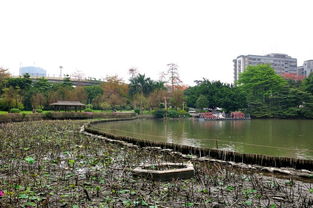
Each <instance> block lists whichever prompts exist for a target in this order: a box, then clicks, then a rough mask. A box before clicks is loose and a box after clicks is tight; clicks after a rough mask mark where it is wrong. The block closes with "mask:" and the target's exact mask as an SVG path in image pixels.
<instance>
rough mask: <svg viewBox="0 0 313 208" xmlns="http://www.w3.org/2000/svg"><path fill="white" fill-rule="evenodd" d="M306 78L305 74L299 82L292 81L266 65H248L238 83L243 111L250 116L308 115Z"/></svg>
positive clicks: (311, 102) (310, 99) (310, 103)
mask: <svg viewBox="0 0 313 208" xmlns="http://www.w3.org/2000/svg"><path fill="white" fill-rule="evenodd" d="M310 80H311V77H308V78H307V79H305V80H304V81H303V83H302V84H299V83H295V82H292V81H288V80H286V79H284V78H282V77H281V76H279V75H277V74H276V73H275V71H274V69H273V68H271V67H270V66H269V65H257V66H248V67H247V69H246V70H245V71H244V72H243V73H241V75H240V76H239V80H238V84H239V88H240V89H241V90H242V91H243V92H244V93H246V95H247V102H248V108H247V111H248V112H249V113H250V114H251V116H253V117H257V118H272V117H275V118H299V117H305V118H311V117H312V116H313V113H312V112H313V108H312V107H313V97H312V94H311V93H310V89H311V88H310V86H311V85H310V83H311V82H310ZM312 89H313V88H312Z"/></svg>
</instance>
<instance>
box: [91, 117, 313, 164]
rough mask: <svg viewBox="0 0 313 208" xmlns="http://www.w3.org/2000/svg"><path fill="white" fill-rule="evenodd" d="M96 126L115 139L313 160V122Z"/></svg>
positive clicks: (135, 122)
mask: <svg viewBox="0 0 313 208" xmlns="http://www.w3.org/2000/svg"><path fill="white" fill-rule="evenodd" d="M95 126H96V127H97V128H98V129H102V130H103V131H105V132H108V133H112V134H115V135H120V136H130V137H136V138H141V139H147V140H153V141H162V142H168V143H177V144H183V145H190V146H195V147H208V148H218V149H225V150H229V151H236V152H240V153H254V154H263V155H271V156H284V157H294V158H300V159H313V134H312V132H313V120H233V121H204V120H198V119H185V120H153V119H146V120H143V119H139V120H132V121H118V122H108V123H101V124H96V125H95Z"/></svg>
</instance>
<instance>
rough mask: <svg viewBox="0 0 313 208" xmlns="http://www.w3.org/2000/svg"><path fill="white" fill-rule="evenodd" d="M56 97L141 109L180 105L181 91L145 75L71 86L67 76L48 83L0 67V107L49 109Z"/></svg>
mask: <svg viewBox="0 0 313 208" xmlns="http://www.w3.org/2000/svg"><path fill="white" fill-rule="evenodd" d="M58 100H68V101H80V102H82V103H84V104H87V107H88V108H93V109H99V110H131V109H136V110H137V111H142V110H146V109H149V110H151V109H156V108H160V107H161V108H165V107H172V108H175V109H177V108H182V107H183V102H184V93H183V90H182V89H180V88H179V87H178V86H177V87H175V91H174V92H171V93H170V92H169V91H168V90H167V88H166V87H165V85H164V82H161V81H154V80H152V79H151V78H149V77H146V76H145V75H144V74H136V75H135V76H133V77H132V78H131V79H130V83H129V84H127V83H125V82H123V80H122V79H120V78H119V77H117V76H109V77H107V78H106V80H105V81H104V82H103V83H102V84H100V85H94V86H84V87H82V86H77V87H74V86H73V83H72V82H71V80H70V77H65V78H64V80H63V82H62V83H50V82H48V80H46V79H45V78H41V79H38V80H36V81H32V80H31V79H30V77H29V76H28V75H25V76H23V77H20V78H11V77H10V75H9V74H8V73H7V71H6V70H4V69H0V110H3V111H9V110H10V109H20V110H33V109H49V104H51V103H53V102H56V101H58Z"/></svg>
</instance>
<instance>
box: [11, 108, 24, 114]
mask: <svg viewBox="0 0 313 208" xmlns="http://www.w3.org/2000/svg"><path fill="white" fill-rule="evenodd" d="M9 112H10V113H20V112H21V110H20V109H18V108H11V109H10V111H9Z"/></svg>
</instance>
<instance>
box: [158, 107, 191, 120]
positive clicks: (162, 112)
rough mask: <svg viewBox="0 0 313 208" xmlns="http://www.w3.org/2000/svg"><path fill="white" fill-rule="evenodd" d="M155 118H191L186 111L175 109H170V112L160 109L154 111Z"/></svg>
mask: <svg viewBox="0 0 313 208" xmlns="http://www.w3.org/2000/svg"><path fill="white" fill-rule="evenodd" d="M152 114H153V115H154V117H155V118H164V117H166V116H167V117H169V118H186V117H190V115H189V113H188V112H186V111H184V110H179V111H177V110H175V109H170V110H167V111H166V110H165V109H158V110H155V111H153V113H152Z"/></svg>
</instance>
